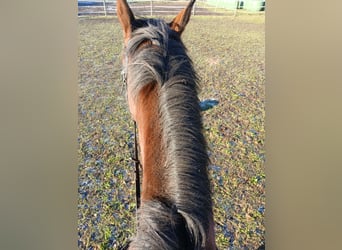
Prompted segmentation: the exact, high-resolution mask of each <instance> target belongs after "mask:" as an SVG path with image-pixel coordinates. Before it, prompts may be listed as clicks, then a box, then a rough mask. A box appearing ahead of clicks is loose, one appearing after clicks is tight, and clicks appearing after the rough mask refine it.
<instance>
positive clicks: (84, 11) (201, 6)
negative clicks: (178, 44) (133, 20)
mask: <svg viewBox="0 0 342 250" xmlns="http://www.w3.org/2000/svg"><path fill="white" fill-rule="evenodd" d="M224 1H235V2H236V4H235V6H237V7H238V6H240V4H239V3H240V2H243V1H237V0H214V1H211V2H210V3H209V2H208V3H207V0H197V2H196V3H195V5H194V7H193V10H192V11H193V15H227V13H229V12H230V13H232V12H233V13H235V14H236V9H237V8H235V9H234V8H232V9H227V8H224V7H222V2H224ZM128 3H129V5H130V7H131V9H132V10H133V12H134V13H135V14H136V15H140V16H148V15H149V16H156V15H175V14H177V13H178V12H179V11H180V10H182V9H183V8H184V7H185V6H186V5H187V4H188V3H189V2H188V1H184V0H173V1H170V0H154V1H153V0H132V1H128ZM78 15H79V16H85V15H101V16H102V15H104V16H107V15H116V0H89V1H87V0H78Z"/></svg>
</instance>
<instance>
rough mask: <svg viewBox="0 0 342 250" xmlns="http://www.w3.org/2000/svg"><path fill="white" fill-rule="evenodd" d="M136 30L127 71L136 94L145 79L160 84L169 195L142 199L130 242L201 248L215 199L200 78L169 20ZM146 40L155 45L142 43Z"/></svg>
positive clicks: (128, 51) (138, 24) (146, 21)
mask: <svg viewBox="0 0 342 250" xmlns="http://www.w3.org/2000/svg"><path fill="white" fill-rule="evenodd" d="M133 29H134V31H133V32H132V35H131V39H130V40H129V41H128V43H127V47H126V52H125V53H126V57H127V58H129V60H127V61H129V63H128V64H127V65H126V69H125V70H126V73H127V76H128V81H129V82H130V85H131V86H133V96H138V93H139V91H140V90H141V89H142V88H143V87H144V86H146V85H147V84H158V85H159V88H158V89H159V90H158V91H159V93H158V95H159V116H160V117H159V118H160V119H159V120H160V125H161V126H160V127H161V129H162V138H161V139H162V143H163V144H164V149H165V154H166V156H165V157H166V160H165V165H164V166H163V169H165V176H166V180H167V183H166V187H167V189H166V195H165V196H166V197H161V198H160V199H154V200H151V201H147V202H144V203H143V204H142V207H141V208H140V211H139V221H138V234H137V236H136V237H135V239H134V240H133V242H132V243H131V245H130V246H132V247H133V249H203V246H204V245H205V241H206V240H207V238H208V235H207V231H208V228H209V223H210V222H209V218H211V215H212V203H211V195H210V183H209V179H208V173H207V166H208V163H209V158H208V154H207V148H206V141H205V138H204V136H203V133H202V118H201V114H200V106H199V99H198V97H197V94H198V82H199V81H198V77H197V75H196V73H195V71H194V69H193V66H192V61H191V59H190V58H189V56H188V55H187V53H186V48H185V46H184V45H183V43H182V41H181V39H180V36H179V35H178V34H177V33H176V32H175V31H173V30H171V29H170V27H169V25H168V24H167V23H166V22H165V21H163V20H156V19H143V20H141V19H139V20H136V21H135V23H134V24H133ZM144 42H150V43H151V46H141V45H142V44H143V43H144ZM186 235H188V236H186ZM185 236H186V237H188V238H185Z"/></svg>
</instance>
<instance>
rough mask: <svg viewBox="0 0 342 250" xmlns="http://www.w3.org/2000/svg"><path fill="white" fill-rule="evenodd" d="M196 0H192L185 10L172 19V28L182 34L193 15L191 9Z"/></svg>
mask: <svg viewBox="0 0 342 250" xmlns="http://www.w3.org/2000/svg"><path fill="white" fill-rule="evenodd" d="M195 1H196V0H191V1H190V3H189V4H188V6H186V8H185V9H184V10H182V11H181V12H179V13H178V15H177V16H176V17H175V18H174V19H173V20H172V22H171V23H170V24H169V25H170V27H171V29H172V30H174V31H176V32H177V33H179V35H181V34H182V32H183V31H184V29H185V26H186V25H187V24H188V22H189V20H190V16H191V10H192V7H193V5H194V3H195Z"/></svg>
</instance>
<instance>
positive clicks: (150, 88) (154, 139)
mask: <svg viewBox="0 0 342 250" xmlns="http://www.w3.org/2000/svg"><path fill="white" fill-rule="evenodd" d="M158 106H159V105H158V85H157V84H153V83H151V84H149V85H147V86H146V87H144V88H143V89H142V90H141V91H140V93H139V96H138V98H137V107H138V109H137V125H138V131H139V145H140V156H141V164H142V167H143V183H142V197H141V198H142V201H144V200H150V199H152V198H153V197H157V196H162V194H163V190H164V186H165V181H164V177H163V172H162V168H161V166H162V164H163V162H164V158H163V154H162V142H161V130H160V124H159V115H158V114H159V111H158Z"/></svg>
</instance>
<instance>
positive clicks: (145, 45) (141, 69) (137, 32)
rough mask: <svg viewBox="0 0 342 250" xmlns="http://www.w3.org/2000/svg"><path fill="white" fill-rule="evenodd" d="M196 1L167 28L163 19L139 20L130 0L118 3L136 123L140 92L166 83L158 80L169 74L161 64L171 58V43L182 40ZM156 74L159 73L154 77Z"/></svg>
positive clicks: (129, 96)
mask: <svg viewBox="0 0 342 250" xmlns="http://www.w3.org/2000/svg"><path fill="white" fill-rule="evenodd" d="M195 1H196V0H191V1H190V3H189V4H188V6H187V7H186V8H185V9H183V10H182V11H181V12H180V13H179V14H178V15H177V16H176V17H175V18H174V19H173V20H172V21H171V22H170V23H167V25H160V22H161V20H154V19H136V18H135V17H134V14H133V12H132V10H131V9H130V7H129V5H128V3H127V1H126V0H118V1H117V15H118V19H119V21H120V23H121V26H122V30H123V36H124V45H125V52H124V57H123V65H124V70H123V77H124V79H125V82H126V84H127V97H128V104H129V109H130V112H131V114H132V117H133V119H134V120H137V113H139V110H138V108H137V106H138V103H137V102H136V96H137V94H138V93H137V92H139V91H140V90H142V87H143V86H145V85H147V84H148V83H156V82H158V81H161V80H162V79H156V78H158V77H157V76H160V75H164V71H167V69H164V68H163V67H162V65H160V64H161V63H160V62H161V61H163V60H164V61H165V60H166V57H167V55H168V52H167V50H168V47H167V46H168V40H169V39H170V38H171V39H176V40H180V36H181V34H182V32H183V31H184V29H185V27H186V25H187V23H188V22H189V19H190V16H191V9H192V7H193V5H194V3H195ZM155 58H159V60H156V59H155ZM149 59H152V61H149ZM153 60H154V61H153ZM158 64H159V65H158ZM129 67H132V68H133V69H134V75H132V74H130V71H131V70H130V69H129ZM137 68H138V69H137ZM147 71H150V77H146V76H148V74H146V72H147ZM153 71H159V72H157V74H154V73H155V72H153ZM139 73H140V74H139ZM142 78H143V79H142ZM137 83H138V84H137ZM145 87H147V86H145ZM137 89H138V90H139V91H137ZM145 90H146V89H145ZM148 90H149V91H147V92H150V91H151V90H153V86H150V87H149V89H148Z"/></svg>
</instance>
